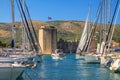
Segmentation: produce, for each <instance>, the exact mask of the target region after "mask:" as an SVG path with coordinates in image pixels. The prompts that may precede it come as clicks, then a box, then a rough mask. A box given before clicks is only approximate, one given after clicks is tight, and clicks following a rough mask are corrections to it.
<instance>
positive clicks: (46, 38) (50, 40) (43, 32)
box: [39, 26, 57, 54]
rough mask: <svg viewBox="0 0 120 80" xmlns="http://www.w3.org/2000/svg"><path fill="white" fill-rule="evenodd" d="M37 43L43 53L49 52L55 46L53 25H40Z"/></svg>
mask: <svg viewBox="0 0 120 80" xmlns="http://www.w3.org/2000/svg"><path fill="white" fill-rule="evenodd" d="M39 43H40V46H41V49H42V53H43V54H51V53H52V52H54V51H55V49H56V48H57V29H56V28H55V27H54V26H41V28H40V29H39Z"/></svg>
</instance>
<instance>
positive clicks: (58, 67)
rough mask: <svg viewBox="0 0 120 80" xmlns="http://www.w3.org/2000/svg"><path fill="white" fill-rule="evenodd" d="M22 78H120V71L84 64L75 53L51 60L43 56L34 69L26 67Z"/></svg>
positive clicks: (78, 79) (43, 79)
mask: <svg viewBox="0 0 120 80" xmlns="http://www.w3.org/2000/svg"><path fill="white" fill-rule="evenodd" d="M23 77H24V80H120V73H113V72H111V71H109V70H108V69H106V68H104V67H101V66H100V65H99V64H86V63H85V62H84V61H83V60H76V59H75V55H67V56H66V59H63V60H53V59H52V58H51V56H43V62H42V63H40V64H38V66H37V67H36V68H34V69H30V68H27V69H26V70H25V72H24V74H23Z"/></svg>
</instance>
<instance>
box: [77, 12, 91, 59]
mask: <svg viewBox="0 0 120 80" xmlns="http://www.w3.org/2000/svg"><path fill="white" fill-rule="evenodd" d="M88 18H89V13H88V16H87V19H86V22H85V26H84V29H83V32H82V36H81V39H80V41H79V44H78V47H77V50H76V59H81V60H83V59H84V54H85V51H84V47H85V45H86V42H87V37H88V29H89V26H88Z"/></svg>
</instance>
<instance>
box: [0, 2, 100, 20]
mask: <svg viewBox="0 0 120 80" xmlns="http://www.w3.org/2000/svg"><path fill="white" fill-rule="evenodd" d="M25 1H26V4H27V6H28V8H29V12H30V15H31V18H32V19H33V20H41V21H48V16H51V17H52V20H83V21H84V20H85V19H86V16H87V13H88V8H89V5H91V20H93V19H94V18H95V15H96V11H97V8H98V5H99V2H100V0H25ZM15 5H16V2H15ZM20 19H21V18H20V14H19V11H18V7H17V6H16V7H15V20H16V21H19V20H20ZM0 22H11V6H10V0H0Z"/></svg>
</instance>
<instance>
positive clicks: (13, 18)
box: [11, 0, 15, 52]
mask: <svg viewBox="0 0 120 80" xmlns="http://www.w3.org/2000/svg"><path fill="white" fill-rule="evenodd" d="M11 16H12V41H11V47H12V48H13V50H14V52H15V17H14V0H11Z"/></svg>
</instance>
